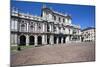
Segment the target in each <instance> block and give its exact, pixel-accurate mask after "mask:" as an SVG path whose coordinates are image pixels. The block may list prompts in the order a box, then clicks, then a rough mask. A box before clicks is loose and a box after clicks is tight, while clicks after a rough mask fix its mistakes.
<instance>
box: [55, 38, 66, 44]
mask: <svg viewBox="0 0 100 67" xmlns="http://www.w3.org/2000/svg"><path fill="white" fill-rule="evenodd" d="M57 38H58V43H59V44H61V43H62V39H63V43H65V41H66V37H54V44H57Z"/></svg>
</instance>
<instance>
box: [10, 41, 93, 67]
mask: <svg viewBox="0 0 100 67" xmlns="http://www.w3.org/2000/svg"><path fill="white" fill-rule="evenodd" d="M85 61H87V62H88V61H95V43H94V42H85V43H84V42H83V43H68V44H58V45H45V46H40V47H32V48H28V49H24V50H22V51H20V52H18V53H16V54H11V65H12V66H17V65H18V66H19V65H37V64H52V63H67V62H68V63H69V62H85Z"/></svg>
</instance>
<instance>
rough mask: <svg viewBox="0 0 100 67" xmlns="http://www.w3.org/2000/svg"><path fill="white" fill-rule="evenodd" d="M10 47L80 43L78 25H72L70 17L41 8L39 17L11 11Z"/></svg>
mask: <svg viewBox="0 0 100 67" xmlns="http://www.w3.org/2000/svg"><path fill="white" fill-rule="evenodd" d="M10 27H11V28H10V29H11V35H10V36H11V39H10V41H11V46H17V45H20V46H24V45H25V46H28V45H34V46H37V45H55V44H67V43H68V42H73V41H75V42H80V41H81V30H80V26H79V25H74V24H72V17H71V16H70V15H68V14H67V15H66V14H62V13H59V12H56V11H54V10H52V9H50V8H47V7H43V8H42V12H41V16H35V15H29V14H27V13H26V14H25V13H21V12H19V11H18V10H11V22H10Z"/></svg>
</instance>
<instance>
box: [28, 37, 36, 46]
mask: <svg viewBox="0 0 100 67" xmlns="http://www.w3.org/2000/svg"><path fill="white" fill-rule="evenodd" d="M34 40H35V39H34V36H30V37H29V44H30V45H34Z"/></svg>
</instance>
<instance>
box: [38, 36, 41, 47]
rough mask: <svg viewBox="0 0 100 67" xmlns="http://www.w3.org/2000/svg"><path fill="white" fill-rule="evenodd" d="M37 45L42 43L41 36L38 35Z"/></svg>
mask: <svg viewBox="0 0 100 67" xmlns="http://www.w3.org/2000/svg"><path fill="white" fill-rule="evenodd" d="M38 45H42V37H41V36H38Z"/></svg>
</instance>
